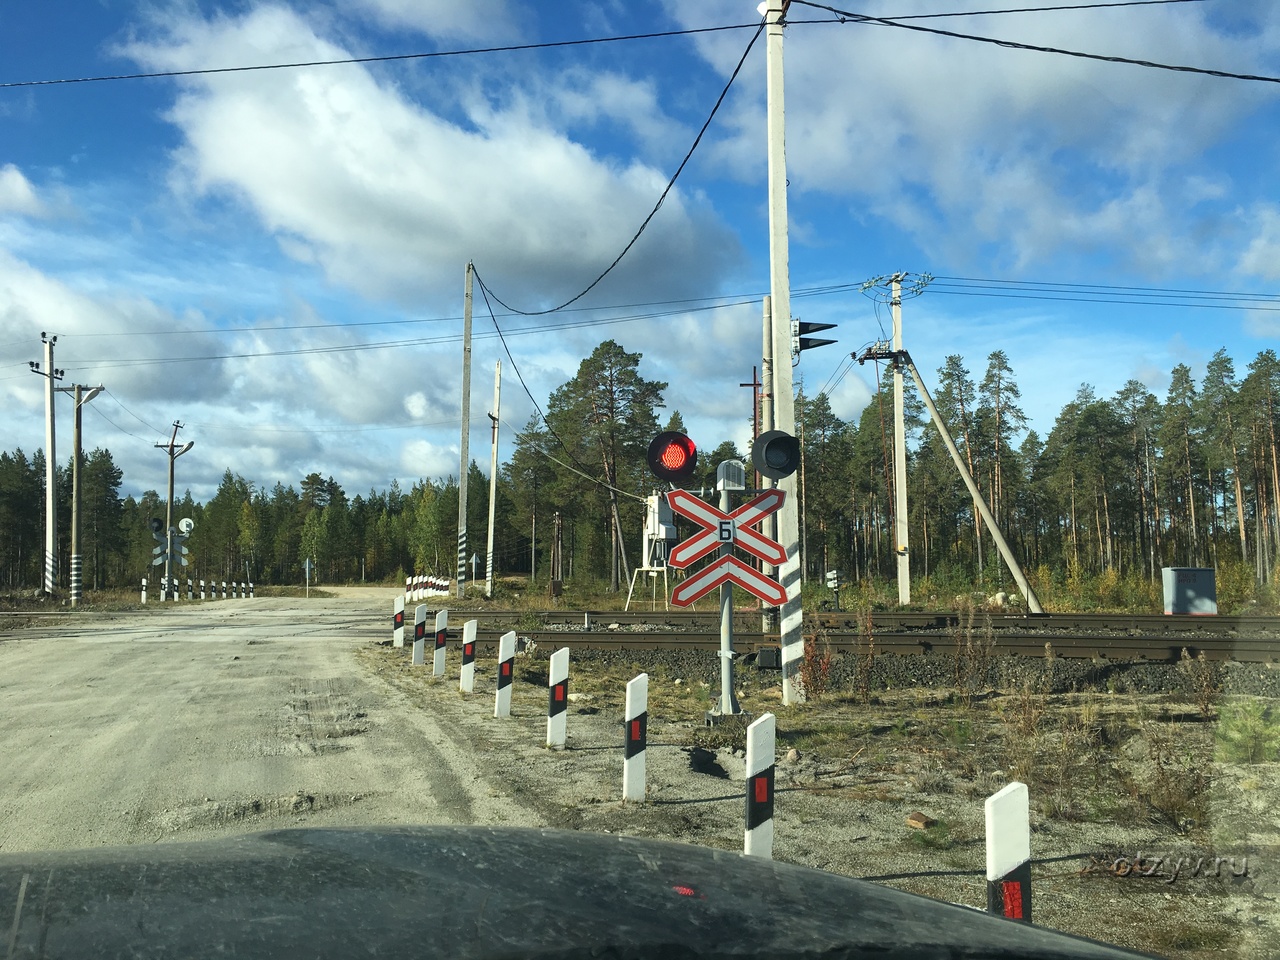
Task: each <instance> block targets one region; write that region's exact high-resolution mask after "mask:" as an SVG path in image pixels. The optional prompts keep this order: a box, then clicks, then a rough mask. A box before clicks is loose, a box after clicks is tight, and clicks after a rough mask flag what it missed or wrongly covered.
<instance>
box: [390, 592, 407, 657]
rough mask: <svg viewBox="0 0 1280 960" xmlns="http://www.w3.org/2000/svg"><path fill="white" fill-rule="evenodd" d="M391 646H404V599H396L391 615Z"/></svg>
mask: <svg viewBox="0 0 1280 960" xmlns="http://www.w3.org/2000/svg"><path fill="white" fill-rule="evenodd" d="M391 631H392V632H391V645H392V646H393V647H403V646H404V597H396V602H395V607H394V608H393V612H392V614H391Z"/></svg>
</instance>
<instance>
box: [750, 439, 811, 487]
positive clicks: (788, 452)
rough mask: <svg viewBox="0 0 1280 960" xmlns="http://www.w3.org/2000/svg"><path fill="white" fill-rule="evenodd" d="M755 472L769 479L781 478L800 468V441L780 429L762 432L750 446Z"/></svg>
mask: <svg viewBox="0 0 1280 960" xmlns="http://www.w3.org/2000/svg"><path fill="white" fill-rule="evenodd" d="M751 462H752V463H753V464H755V468H756V472H757V473H759V474H760V475H761V476H763V477H768V478H769V479H770V480H781V479H782V478H783V477H789V476H791V474H793V473H795V472H796V471H797V470H798V469H800V441H799V440H797V439H796V438H795V437H793V436H792V435H791V434H789V433H783V432H782V431H781V430H770V431H769V432H768V433H762V434H760V436H759V437H758V438H756V442H755V443H754V444H752V447H751Z"/></svg>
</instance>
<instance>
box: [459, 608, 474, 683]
mask: <svg viewBox="0 0 1280 960" xmlns="http://www.w3.org/2000/svg"><path fill="white" fill-rule="evenodd" d="M476 627H477V621H475V620H468V621H467V622H466V623H464V624H463V625H462V672H461V673H460V674H459V675H458V689H459V690H461V691H462V692H463V693H473V692H474V691H475V688H476Z"/></svg>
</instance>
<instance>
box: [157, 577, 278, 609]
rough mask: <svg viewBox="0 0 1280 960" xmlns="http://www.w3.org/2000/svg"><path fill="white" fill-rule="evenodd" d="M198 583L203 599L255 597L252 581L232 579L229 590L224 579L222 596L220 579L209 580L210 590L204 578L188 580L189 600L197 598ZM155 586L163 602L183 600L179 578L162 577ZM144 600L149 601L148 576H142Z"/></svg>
mask: <svg viewBox="0 0 1280 960" xmlns="http://www.w3.org/2000/svg"><path fill="white" fill-rule="evenodd" d="M197 583H199V585H200V599H201V600H227V599H238V600H245V599H253V584H252V583H246V582H243V581H242V582H240V583H236V582H235V581H232V582H231V584H230V585H229V587H230V590H229V592H228V584H227V581H225V580H223V581H222V582H221V586H222V594H221V596H219V594H218V586H219V583H218V581H216V580H210V581H209V584H208V590H207V591H206V590H205V581H203V580H199V581H193V580H188V581H187V590H186V595H187V599H188V600H195V599H196V590H195V587H196V584H197ZM155 586H156V588H157V589H158V590H159V596H160V601H161V602H162V603H163V602H164V601H165V600H172V601H175V602H176V601H178V600H181V599H182V590H181V584H179V582H178V581H177V579H171V580H170V581H169V582H168V583H165V579H164V577H161V578H160V579H159V581H157V582H156V584H155ZM142 602H143V603H146V602H147V578H146V577H143V578H142Z"/></svg>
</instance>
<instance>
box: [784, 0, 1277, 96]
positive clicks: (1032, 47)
mask: <svg viewBox="0 0 1280 960" xmlns="http://www.w3.org/2000/svg"><path fill="white" fill-rule="evenodd" d="M792 2H793V3H797V4H803V5H804V6H807V7H814V8H816V9H819V10H827V11H829V12H830V13H832V14H834V15H835V16H836V17H837V18H838V21H837V22H840V23H874V24H878V25H880V26H885V27H897V28H898V29H900V30H911V31H914V32H916V33H929V34H933V35H935V36H939V37H950V38H952V39H954V40H971V41H973V42H975V43H988V44H992V45H993V46H997V47H1004V48H1005V49H1008V50H1027V51H1030V52H1032V53H1052V54H1055V55H1057V56H1063V57H1076V58H1078V59H1082V60H1096V61H1099V62H1102V63H1119V64H1126V65H1128V66H1134V67H1146V68H1147V69H1151V70H1168V71H1172V72H1175V73H1190V74H1198V75H1201V76H1208V77H1219V78H1221V79H1225V80H1250V81H1256V82H1260V83H1280V77H1272V76H1264V75H1261V74H1254V73H1235V72H1232V71H1230V70H1214V69H1210V68H1207V67H1191V66H1185V65H1182V64H1172V63H1160V62H1157V61H1155V60H1141V59H1137V58H1134V57H1117V56H1112V55H1109V54H1101V53H1085V52H1084V51H1081V50H1065V49H1063V48H1061V47H1047V46H1042V45H1040V44H1034V43H1020V42H1018V41H1015V40H1002V39H1000V38H998V37H984V36H980V35H978V34H972V33H959V32H957V31H954V30H943V29H941V28H938V27H925V26H921V25H920V24H915V23H904V22H903V21H902V19H901V18H895V17H873V16H870V15H868V14H865V13H853V12H852V11H849V10H840V9H838V8H837V7H832V6H828V5H827V4H824V3H815V2H814V0H792ZM1171 2H1172V0H1171Z"/></svg>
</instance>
